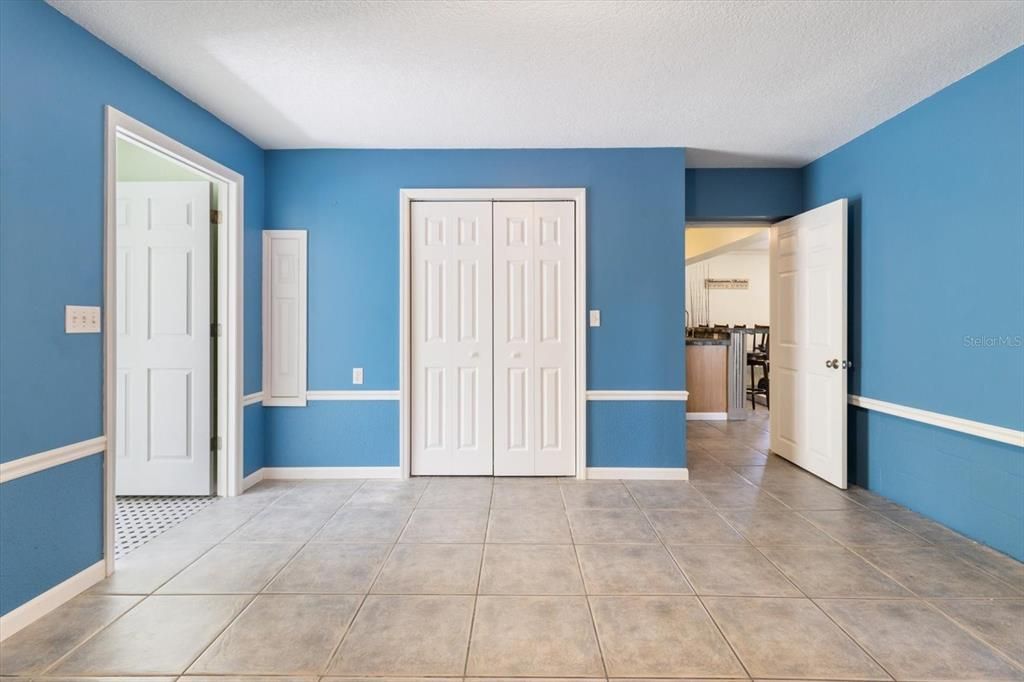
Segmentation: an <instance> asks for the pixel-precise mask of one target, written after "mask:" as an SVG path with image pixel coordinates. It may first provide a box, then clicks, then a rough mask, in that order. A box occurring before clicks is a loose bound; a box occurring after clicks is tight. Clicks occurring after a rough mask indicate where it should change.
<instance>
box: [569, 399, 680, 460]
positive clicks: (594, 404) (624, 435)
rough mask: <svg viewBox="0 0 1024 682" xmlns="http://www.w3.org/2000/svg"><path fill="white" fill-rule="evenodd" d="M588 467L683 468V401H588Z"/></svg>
mask: <svg viewBox="0 0 1024 682" xmlns="http://www.w3.org/2000/svg"><path fill="white" fill-rule="evenodd" d="M587 466H589V467H653V468H658V467H685V466H686V403H685V402H681V401H668V400H591V401H588V402H587Z"/></svg>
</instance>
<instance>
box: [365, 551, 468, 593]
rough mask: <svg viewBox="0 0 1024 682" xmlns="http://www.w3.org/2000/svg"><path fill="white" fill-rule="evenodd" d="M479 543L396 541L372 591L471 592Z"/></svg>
mask: <svg viewBox="0 0 1024 682" xmlns="http://www.w3.org/2000/svg"><path fill="white" fill-rule="evenodd" d="M482 552H483V545H433V544H431V545H420V544H401V545H397V546H396V547H395V549H394V551H393V552H392V553H391V556H389V557H388V560H387V561H386V562H385V563H384V568H383V569H381V572H380V575H379V576H377V581H376V582H375V583H374V584H373V590H372V591H373V592H374V593H381V594H475V593H476V586H477V582H478V580H479V577H480V558H481V553H482Z"/></svg>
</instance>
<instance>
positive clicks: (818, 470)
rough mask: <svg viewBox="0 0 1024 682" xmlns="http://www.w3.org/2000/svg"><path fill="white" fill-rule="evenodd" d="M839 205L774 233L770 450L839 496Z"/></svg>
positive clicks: (843, 364) (842, 314)
mask: <svg viewBox="0 0 1024 682" xmlns="http://www.w3.org/2000/svg"><path fill="white" fill-rule="evenodd" d="M846 211H847V201H846V199H840V200H838V201H834V202H832V203H830V204H826V205H825V206H821V207H819V208H816V209H814V210H812V211H808V212H806V213H801V214H800V215H798V216H795V217H793V218H790V219H789V220H786V221H783V222H781V223H777V224H775V225H774V226H773V229H772V236H771V248H770V264H771V341H770V343H771V348H770V357H771V380H770V382H769V391H770V398H771V449H772V451H773V452H775V453H776V454H778V455H780V456H782V457H785V458H786V459H788V460H790V461H791V462H793V463H794V464H797V465H799V466H801V467H803V468H804V469H807V470H808V471H810V472H811V473H813V474H815V475H817V476H820V477H821V478H823V479H825V480H826V481H828V482H829V483H832V484H833V485H836V486H838V487H840V488H846V474H847V472H846V402H847V397H846V371H847V367H848V364H849V363H848V358H847V356H846V215H847V213H846Z"/></svg>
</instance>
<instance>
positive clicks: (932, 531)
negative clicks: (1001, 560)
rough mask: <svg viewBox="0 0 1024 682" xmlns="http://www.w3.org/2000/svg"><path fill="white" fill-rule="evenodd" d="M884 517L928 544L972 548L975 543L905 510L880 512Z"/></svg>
mask: <svg viewBox="0 0 1024 682" xmlns="http://www.w3.org/2000/svg"><path fill="white" fill-rule="evenodd" d="M879 513H880V514H882V516H884V517H885V518H887V519H889V520H890V521H892V522H893V523H896V524H898V525H900V526H902V527H903V528H906V529H907V530H909V531H911V532H912V533H914V534H915V535H918V536H920V537H922V538H924V539H925V540H927V541H928V542H931V543H933V544H936V545H964V546H967V547H970V546H972V545H974V543H973V542H972V541H971V540H970V538H967V537H965V536H963V535H961V534H960V533H957V532H956V531H955V530H952V529H950V528H947V527H946V526H943V525H942V524H941V523H936V522H935V521H932V520H931V519H929V518H927V517H925V516H922V515H921V514H918V513H917V512H912V511H909V510H905V509H898V510H888V509H882V510H880V511H879Z"/></svg>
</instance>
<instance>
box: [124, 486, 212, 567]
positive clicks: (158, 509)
mask: <svg viewBox="0 0 1024 682" xmlns="http://www.w3.org/2000/svg"><path fill="white" fill-rule="evenodd" d="M216 499H217V498H216V497H184V496H175V497H163V496H160V497H157V496H146V497H135V496H122V495H118V497H117V513H116V514H115V520H114V531H115V533H114V536H115V538H116V541H115V549H114V557H115V558H116V559H120V558H121V557H123V556H125V555H127V554H129V553H130V552H132V551H133V550H136V549H138V548H139V547H141V546H142V545H144V544H146V543H147V542H149V541H150V540H152V539H153V538H155V537H157V536H158V535H160V534H161V533H164V532H165V531H168V530H170V529H171V528H174V527H175V526H177V525H178V524H179V523H181V522H182V521H184V520H185V519H187V518H188V517H190V516H192V515H193V514H195V513H196V512H197V511H200V510H202V509H204V508H205V507H207V506H209V505H210V504H211V503H213V502H214V501H215V500H216Z"/></svg>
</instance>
